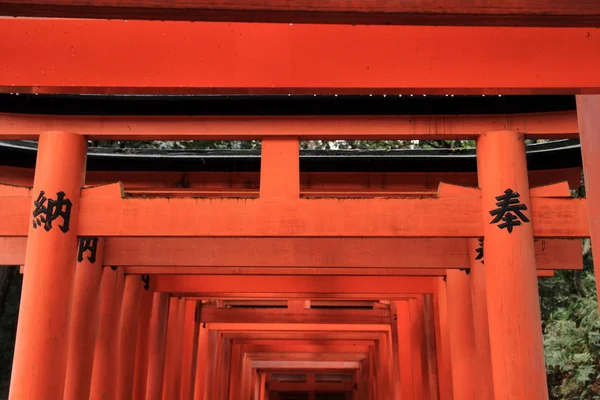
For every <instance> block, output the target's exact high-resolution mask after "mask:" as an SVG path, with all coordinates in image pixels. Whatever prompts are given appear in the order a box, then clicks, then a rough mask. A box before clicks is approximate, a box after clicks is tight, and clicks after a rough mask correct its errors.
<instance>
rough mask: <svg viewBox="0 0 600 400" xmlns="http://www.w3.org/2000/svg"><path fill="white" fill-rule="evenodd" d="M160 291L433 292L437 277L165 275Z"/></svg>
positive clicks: (154, 283) (158, 282)
mask: <svg viewBox="0 0 600 400" xmlns="http://www.w3.org/2000/svg"><path fill="white" fill-rule="evenodd" d="M150 286H151V288H152V289H154V290H155V291H157V292H168V293H178V294H180V293H209V292H210V293H231V292H237V293H248V294H251V293H269V294H273V295H281V296H287V295H289V294H293V295H295V296H298V295H301V294H305V295H306V298H310V297H312V296H314V295H321V294H326V295H329V294H338V295H339V294H366V293H368V294H382V295H385V294H393V293H396V294H398V293H403V294H405V293H415V294H422V293H434V291H435V286H436V278H435V277H413V276H322V275H303V276H287V275H280V276H277V275H269V276H260V275H255V276H236V275H234V276H231V275H203V276H198V275H162V276H156V277H154V278H153V279H151V280H150Z"/></svg>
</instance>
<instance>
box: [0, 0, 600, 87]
mask: <svg viewBox="0 0 600 400" xmlns="http://www.w3.org/2000/svg"><path fill="white" fill-rule="evenodd" d="M49 2H51V1H43V0H38V1H33V2H31V3H34V4H35V3H37V4H38V5H39V6H40V7H38V8H37V9H38V10H41V9H44V8H45V7H46V6H47V5H48V4H47V3H49ZM55 2H56V3H69V4H68V5H71V6H73V5H75V7H71V8H69V7H65V8H62V9H63V10H82V8H78V7H76V4H77V3H78V2H77V1H59V0H56V1H55ZM311 2H312V3H313V4H314V5H315V6H316V5H317V3H319V4H320V3H321V2H318V1H316V0H315V1H311ZM498 2H500V3H504V1H500V0H498ZM8 3H13V5H14V3H15V2H14V1H11V2H8ZM17 3H19V2H17ZM24 3H25V2H24V1H23V2H21V6H23V7H20V8H19V9H20V10H24V9H25V10H26V9H27V8H26V7H25V5H24ZM28 3H30V2H28ZM103 3H105V4H106V3H114V2H109V1H103ZM126 3H136V2H135V1H133V2H118V5H119V6H122V5H124V4H126ZM153 3H156V2H153ZM175 3H177V2H169V4H170V5H172V4H175ZM275 3H276V2H275V1H273V2H272V4H275ZM288 3H290V2H286V4H288ZM329 3H331V2H329ZM352 3H353V4H358V3H359V2H352ZM365 3H368V2H365ZM377 3H378V4H380V3H381V2H377ZM384 3H385V2H384ZM387 3H388V5H389V4H391V3H392V1H389V2H387ZM393 3H394V4H398V5H400V4H406V3H407V2H400V1H394V2H393ZM456 3H457V4H456V5H457V7H456V8H455V10H459V11H460V7H459V6H458V3H461V4H462V1H460V2H458V1H457V2H456ZM471 3H473V2H471ZM477 3H479V2H477ZM511 3H512V2H511ZM536 3H539V2H536ZM564 3H565V6H564V12H565V13H567V11H566V10H568V12H569V13H570V14H569V15H571V16H573V18H572V21H577V22H580V21H585V20H586V18H587V17H590V16H591V18H592V20H597V18H598V17H597V16H598V7H600V6H598V5H597V4H596V2H595V1H587V2H585V3H584V4H586V5H587V6H588V7H590V8H592V9H595V10H596V11H595V14H594V13H593V12H592V13H591V14H587V13H585V12H582V10H581V9H579V11H576V10H578V7H579V5H577V4H573V2H571V1H569V2H564ZM580 3H581V2H580ZM592 3H593V4H592ZM6 4H7V2H6V1H3V2H2V4H1V5H0V15H2V14H3V13H4V14H5V15H12V14H11V10H15V8H11V7H9V6H7V5H6ZM94 4H96V2H94ZM115 4H117V3H115ZM186 4H189V2H186ZM236 4H237V2H236ZM345 4H349V2H345ZM552 4H557V2H556V1H553V2H552ZM356 7H359V6H356ZM3 8H4V10H5V11H3ZM115 8H116V7H108V8H107V9H111V10H114V9H115ZM474 8H477V7H476V6H474ZM549 8H550V7H549ZM83 9H85V7H83ZM87 9H89V10H94V6H89V7H87ZM120 9H121V10H125V9H126V7H125V6H124V7H122V8H120ZM134 9H135V7H134ZM464 9H468V7H466V8H464ZM490 10H495V12H504V11H505V10H507V9H505V8H504V7H500V8H497V9H494V8H491V9H490ZM490 10H488V11H490ZM500 10H502V11H500ZM482 11H483V9H482ZM541 11H543V10H541ZM592 11H593V10H592ZM184 12H185V13H186V14H188V13H189V10H187V9H186V10H185V11H184ZM492 12H493V11H492ZM225 13H226V11H225ZM17 15H18V13H17ZM143 15H144V14H143V13H141V14H140V16H143ZM158 15H160V18H161V19H163V18H164V15H165V14H164V13H162V11H161V12H160V13H159V14H158ZM550 15H551V14H550ZM575 15H577V16H575ZM472 22H473V23H476V25H479V24H481V25H482V26H452V27H448V26H406V25H394V26H389V25H388V26H382V25H336V24H326V25H316V24H289V23H240V22H194V23H192V22H185V21H167V22H163V21H127V20H103V19H93V20H81V19H65V20H56V19H43V18H42V19H22V18H4V19H2V18H0V37H2V41H0V54H2V55H3V57H2V58H0V71H1V73H0V91H1V92H4V93H14V92H17V93H18V92H21V93H29V92H31V93H95V94H106V93H120V94H132V93H142V94H143V93H152V94H244V93H245V94H309V95H313V94H331V95H334V94H366V95H369V94H387V95H401V94H402V95H409V94H414V95H419V96H422V95H424V94H425V95H432V94H438V95H445V94H486V95H489V94H502V95H507V94H544V93H545V94H559V93H561V94H594V93H600V76H599V75H598V73H597V69H598V65H599V64H600V33H599V32H598V29H597V28H595V27H592V28H564V27H561V28H558V27H553V28H548V27H536V28H515V27H509V26H507V27H492V26H487V25H489V24H488V19H486V18H484V17H482V18H477V19H473V21H472ZM436 25H438V24H436ZM592 26H598V23H593V25H592Z"/></svg>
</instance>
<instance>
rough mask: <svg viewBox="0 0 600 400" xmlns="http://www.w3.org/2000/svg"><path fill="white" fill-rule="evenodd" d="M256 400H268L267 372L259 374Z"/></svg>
mask: <svg viewBox="0 0 600 400" xmlns="http://www.w3.org/2000/svg"><path fill="white" fill-rule="evenodd" d="M258 400H268V399H267V374H265V373H262V374H260V395H259V397H258Z"/></svg>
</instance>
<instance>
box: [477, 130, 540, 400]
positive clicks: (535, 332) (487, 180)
mask: <svg viewBox="0 0 600 400" xmlns="http://www.w3.org/2000/svg"><path fill="white" fill-rule="evenodd" d="M477 167H478V172H479V186H480V187H481V189H482V206H483V207H482V222H483V224H484V238H485V241H484V257H485V282H486V285H485V287H486V300H487V309H488V320H489V334H490V349H491V360H492V373H493V381H494V394H495V398H496V399H509V398H510V399H530V398H531V399H546V398H548V389H547V385H546V370H545V364H544V351H543V347H542V330H541V324H540V320H541V316H540V305H539V298H538V288H537V276H536V273H535V253H534V245H533V228H532V224H531V223H523V224H522V225H521V226H517V227H515V228H514V230H513V232H512V233H508V231H507V230H506V229H502V230H501V229H499V228H498V226H496V225H494V224H491V223H490V221H491V220H492V219H493V218H492V217H491V216H490V213H489V211H490V210H493V209H495V208H496V207H497V206H496V202H497V200H496V196H500V195H502V194H503V193H504V191H505V190H506V189H508V188H510V189H512V190H513V191H514V192H517V193H519V194H520V196H521V197H520V198H519V200H520V202H521V203H522V204H525V205H526V206H527V207H528V209H527V210H526V211H524V214H525V215H526V216H528V217H531V215H532V212H531V207H530V205H531V199H530V196H529V184H528V181H527V174H526V173H525V171H526V170H527V164H526V159H525V144H524V138H523V135H520V134H518V133H516V132H509V131H502V132H490V133H486V134H483V135H482V136H480V137H479V139H478V140H477Z"/></svg>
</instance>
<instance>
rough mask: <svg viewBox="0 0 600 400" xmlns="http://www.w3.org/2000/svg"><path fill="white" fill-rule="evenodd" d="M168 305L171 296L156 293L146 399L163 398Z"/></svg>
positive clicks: (150, 339) (153, 300)
mask: <svg viewBox="0 0 600 400" xmlns="http://www.w3.org/2000/svg"><path fill="white" fill-rule="evenodd" d="M168 307H169V296H168V295H167V294H165V293H154V295H153V298H152V315H151V317H150V332H149V338H148V374H147V376H146V400H160V399H161V398H162V387H163V373H164V363H165V338H166V330H167V313H168Z"/></svg>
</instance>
